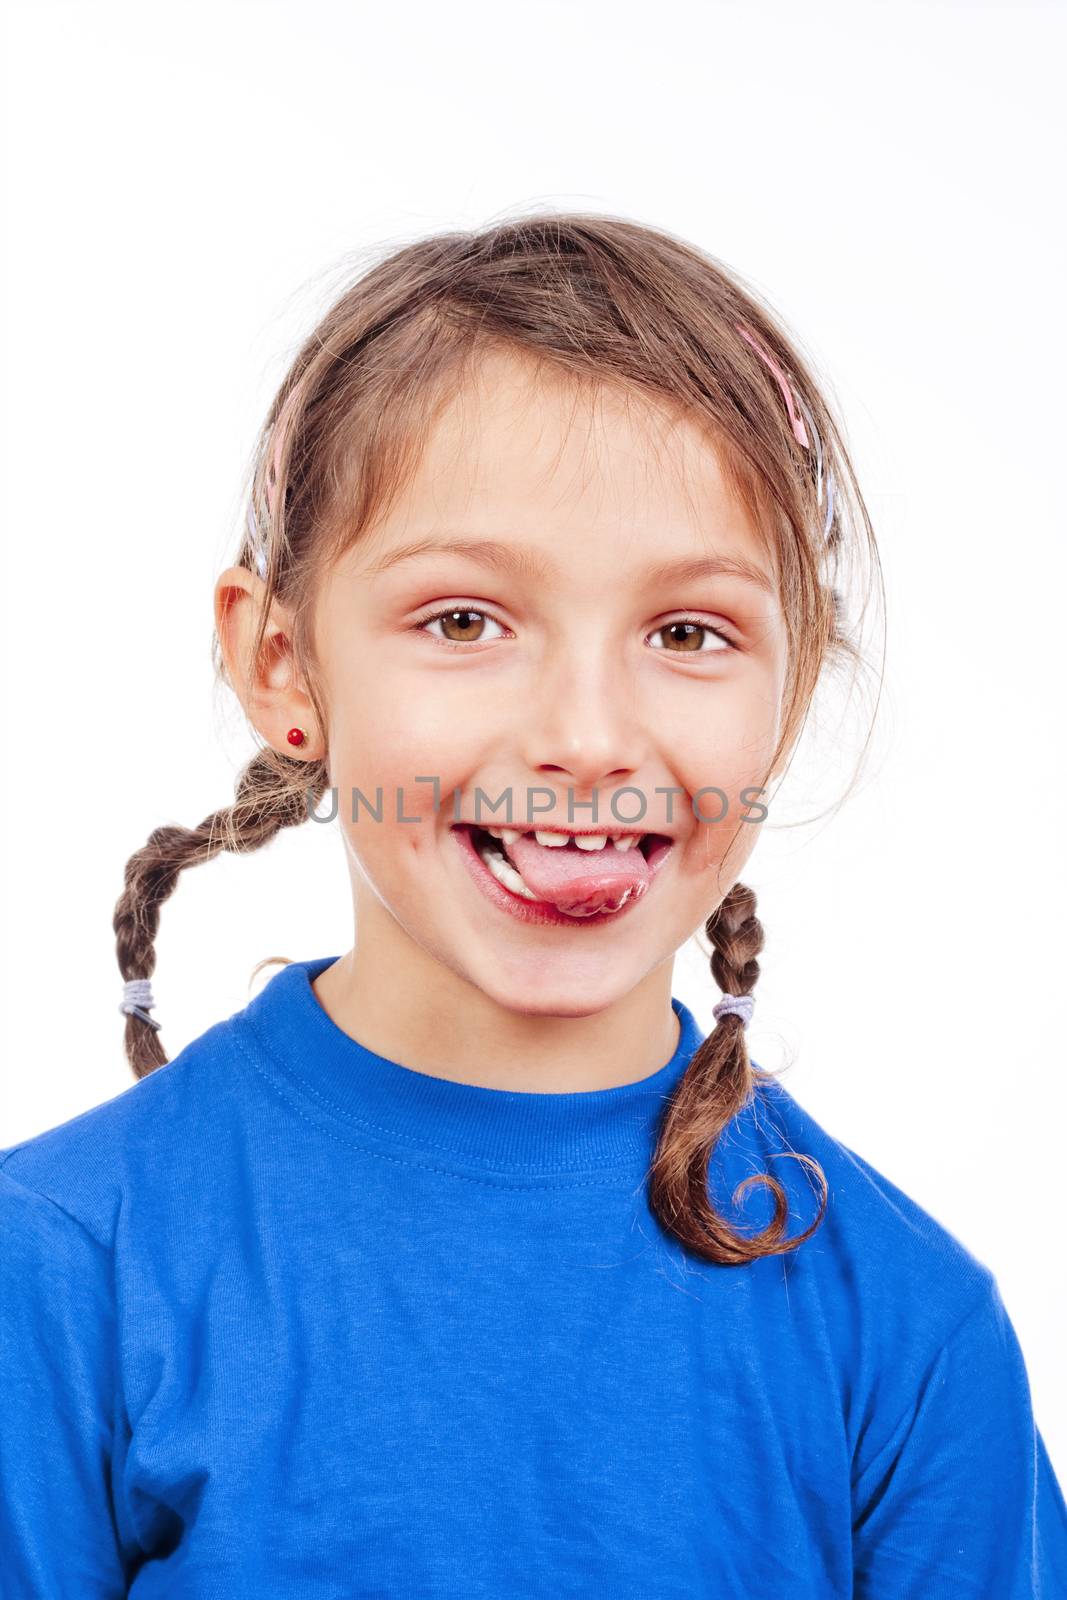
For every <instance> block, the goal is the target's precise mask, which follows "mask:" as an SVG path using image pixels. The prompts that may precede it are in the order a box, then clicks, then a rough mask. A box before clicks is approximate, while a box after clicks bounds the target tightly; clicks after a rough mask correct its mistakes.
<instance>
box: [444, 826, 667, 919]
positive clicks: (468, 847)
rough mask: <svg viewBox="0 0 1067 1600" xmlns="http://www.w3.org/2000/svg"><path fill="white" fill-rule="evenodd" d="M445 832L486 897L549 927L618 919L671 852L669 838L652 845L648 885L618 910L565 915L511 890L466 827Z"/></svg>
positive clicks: (639, 900)
mask: <svg viewBox="0 0 1067 1600" xmlns="http://www.w3.org/2000/svg"><path fill="white" fill-rule="evenodd" d="M449 832H450V833H451V835H452V837H453V838H454V839H455V841H456V843H457V845H458V846H459V853H460V855H461V856H462V857H463V860H464V862H465V863H466V866H467V870H468V872H469V873H470V875H471V877H472V878H473V879H474V881H475V883H476V884H477V885H478V887H479V889H481V891H482V893H483V894H484V895H485V897H486V899H487V900H491V901H492V903H493V904H494V905H495V906H499V907H500V909H501V911H506V912H507V913H508V915H509V916H511V917H515V918H517V919H518V921H519V922H533V923H539V924H541V926H547V927H553V928H602V927H604V926H605V924H607V923H609V922H621V921H622V919H623V918H624V917H626V916H628V915H629V914H630V912H631V911H634V910H636V908H637V907H638V906H639V905H640V904H641V903H642V902H643V901H644V900H646V899H647V898H648V896H649V894H650V893H651V890H652V885H653V884H654V883H655V881H656V878H657V877H658V876H659V874H660V872H661V870H662V868H663V866H664V865H665V863H666V862H667V861H668V860H669V858H670V857H671V856H672V855H673V854H674V841H673V840H672V841H671V842H670V844H668V845H666V846H664V845H657V846H656V847H655V849H654V850H653V852H652V854H651V856H650V858H649V863H648V873H649V877H648V886H647V888H646V889H645V892H644V894H641V895H637V896H636V897H635V896H633V895H631V896H630V898H629V900H627V902H626V904H625V905H624V906H622V907H620V909H619V910H618V911H598V912H596V913H595V915H593V916H591V917H569V916H568V915H567V913H566V912H565V911H560V910H559V908H558V906H553V905H549V903H548V902H547V901H546V900H527V899H526V897H525V896H524V895H521V894H512V892H511V890H510V889H508V888H506V887H505V885H504V884H502V883H501V882H500V880H499V878H494V876H493V874H492V873H491V872H490V871H489V868H488V867H487V866H486V864H485V862H484V861H483V860H482V858H481V856H480V855H479V854H478V851H477V850H476V849H475V846H474V838H473V836H472V834H471V830H470V829H469V828H461V827H453V828H450V829H449ZM614 848H615V846H614V845H605V846H604V849H605V850H608V849H610V850H613V849H614ZM632 848H633V849H635V850H636V849H637V846H636V845H633V846H632Z"/></svg>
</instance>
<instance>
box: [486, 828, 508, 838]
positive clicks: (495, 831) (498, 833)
mask: <svg viewBox="0 0 1067 1600" xmlns="http://www.w3.org/2000/svg"><path fill="white" fill-rule="evenodd" d="M485 831H486V833H491V834H492V836H493V838H494V839H502V838H503V837H504V830H503V828H486V830H485Z"/></svg>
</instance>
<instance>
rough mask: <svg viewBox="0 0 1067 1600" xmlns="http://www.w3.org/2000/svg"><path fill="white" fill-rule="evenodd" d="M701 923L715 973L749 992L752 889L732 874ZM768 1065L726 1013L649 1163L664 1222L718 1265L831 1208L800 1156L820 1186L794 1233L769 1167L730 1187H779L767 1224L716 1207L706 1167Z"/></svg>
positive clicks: (739, 1261) (652, 1198)
mask: <svg viewBox="0 0 1067 1600" xmlns="http://www.w3.org/2000/svg"><path fill="white" fill-rule="evenodd" d="M704 931H705V933H706V934H707V936H708V938H709V939H710V941H711V943H712V945H713V946H714V950H713V953H712V957H711V971H712V976H713V977H714V979H715V982H716V983H717V985H718V986H719V988H720V989H721V990H722V991H723V992H724V993H728V994H738V995H741V994H751V993H752V991H753V989H754V988H755V985H756V980H757V978H758V977H759V961H758V960H757V957H758V955H759V952H760V951H761V950H762V949H763V926H762V924H761V923H760V920H759V918H758V917H757V916H756V896H755V894H754V893H753V891H752V890H751V889H750V888H748V887H747V886H746V885H745V884H743V883H735V884H734V886H733V887H732V889H731V890H730V892H729V894H727V895H726V897H725V899H724V900H723V901H722V903H721V905H719V906H718V907H717V909H716V910H715V911H713V912H712V914H711V916H710V917H709V918H708V920H707V922H706V923H705V925H704ZM769 1076H770V1075H769V1074H766V1073H762V1072H760V1070H759V1069H758V1068H757V1069H753V1067H752V1064H751V1062H750V1060H749V1055H748V1047H747V1045H746V1043H745V1029H744V1023H743V1021H742V1019H741V1018H740V1017H739V1016H736V1015H734V1014H732V1013H726V1014H725V1015H724V1016H723V1017H721V1018H720V1020H719V1021H718V1022H717V1024H716V1026H715V1027H714V1028H713V1029H712V1031H711V1033H710V1034H709V1035H708V1036H707V1038H706V1039H704V1040H703V1041H702V1043H701V1044H700V1045H699V1046H698V1048H697V1049H696V1050H695V1051H694V1053H693V1058H692V1060H691V1061H690V1063H689V1066H688V1067H687V1068H686V1071H685V1073H684V1075H683V1077H682V1079H681V1081H680V1082H679V1084H678V1086H677V1088H676V1089H675V1091H674V1094H673V1095H672V1097H671V1100H670V1104H669V1105H668V1108H667V1111H666V1113H665V1115H664V1119H663V1123H662V1126H661V1129H660V1135H659V1142H658V1146H657V1149H656V1153H655V1156H654V1158H653V1163H652V1167H651V1171H650V1178H649V1204H650V1206H651V1208H652V1211H653V1214H654V1215H655V1216H656V1218H657V1219H658V1221H659V1222H660V1224H661V1225H662V1227H663V1228H664V1229H665V1230H666V1231H667V1232H668V1233H670V1234H672V1235H673V1236H674V1237H675V1238H676V1239H678V1240H679V1241H680V1242H681V1243H682V1244H683V1245H684V1246H685V1247H686V1249H688V1250H690V1251H692V1252H693V1253H694V1254H695V1255H698V1256H700V1257H702V1259H704V1260H705V1261H712V1262H714V1263H716V1264H717V1265H719V1266H744V1265H745V1264H747V1263H748V1262H750V1261H755V1260H758V1259H759V1258H760V1257H762V1256H767V1255H782V1254H784V1253H785V1251H787V1250H793V1249H795V1248H796V1247H797V1246H798V1245H800V1244H802V1243H803V1242H804V1240H805V1239H807V1238H809V1237H810V1235H811V1234H813V1233H814V1232H815V1230H816V1228H817V1227H818V1226H819V1224H820V1223H821V1221H822V1219H823V1215H824V1213H825V1210H826V1201H827V1194H828V1191H827V1186H826V1179H825V1175H824V1174H823V1171H822V1168H821V1167H820V1166H819V1164H818V1162H817V1161H814V1160H813V1158H812V1157H810V1156H797V1160H799V1161H802V1162H804V1163H805V1164H806V1165H808V1166H809V1167H811V1168H813V1169H814V1171H815V1172H816V1173H817V1174H818V1177H819V1181H820V1183H821V1186H822V1191H823V1195H822V1203H821V1205H820V1208H819V1214H818V1216H817V1217H816V1218H815V1221H814V1222H813V1223H812V1224H811V1226H810V1227H809V1228H807V1229H806V1230H805V1232H804V1233H802V1234H800V1235H799V1236H798V1237H797V1238H795V1239H787V1240H785V1242H782V1235H783V1234H784V1232H785V1228H786V1220H787V1214H788V1200H787V1197H786V1194H785V1190H784V1189H783V1188H782V1185H781V1184H780V1183H779V1182H778V1180H777V1178H774V1177H772V1176H771V1175H770V1173H753V1174H752V1175H751V1176H750V1177H748V1178H746V1179H745V1180H744V1182H743V1183H741V1184H739V1185H738V1188H737V1190H736V1192H735V1194H734V1196H733V1199H734V1203H735V1204H736V1203H737V1200H738V1198H739V1197H740V1196H741V1195H742V1194H744V1193H745V1192H746V1191H747V1189H748V1188H749V1187H750V1186H751V1185H753V1184H764V1185H766V1187H767V1188H769V1189H770V1190H771V1192H772V1194H773V1195H774V1216H773V1217H772V1219H771V1221H770V1222H769V1223H768V1224H767V1226H766V1228H765V1229H764V1230H763V1232H762V1233H758V1234H754V1235H752V1234H742V1233H738V1232H737V1231H736V1230H735V1229H734V1228H733V1227H732V1226H731V1225H730V1223H729V1222H727V1220H726V1218H725V1217H722V1216H720V1215H719V1213H718V1212H717V1211H716V1209H715V1206H714V1204H713V1202H712V1198H711V1195H710V1193H709V1189H708V1168H709V1164H710V1161H711V1157H712V1155H713V1154H714V1151H715V1147H716V1145H717V1144H718V1141H719V1137H720V1135H721V1134H722V1131H723V1129H724V1128H725V1127H726V1126H727V1124H728V1123H729V1122H730V1121H731V1120H732V1118H733V1117H734V1116H736V1114H737V1113H738V1112H739V1111H741V1110H743V1109H744V1107H745V1106H747V1105H748V1103H749V1101H750V1100H751V1098H752V1096H753V1094H754V1092H755V1088H756V1084H757V1081H759V1080H761V1079H766V1078H767V1077H769Z"/></svg>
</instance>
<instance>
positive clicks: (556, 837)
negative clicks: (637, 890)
mask: <svg viewBox="0 0 1067 1600" xmlns="http://www.w3.org/2000/svg"><path fill="white" fill-rule="evenodd" d="M569 837H570V835H569V834H566V833H546V832H545V830H544V829H543V828H536V829H535V830H534V838H535V839H536V840H537V842H538V844H547V845H551V846H552V847H553V849H558V848H559V846H560V845H564V844H566V843H567V840H568V838H569Z"/></svg>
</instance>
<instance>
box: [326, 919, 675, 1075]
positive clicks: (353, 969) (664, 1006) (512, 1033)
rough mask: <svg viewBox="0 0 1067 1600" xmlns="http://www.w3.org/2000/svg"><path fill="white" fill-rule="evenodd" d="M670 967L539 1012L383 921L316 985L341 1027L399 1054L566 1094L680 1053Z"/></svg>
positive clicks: (417, 1062)
mask: <svg viewBox="0 0 1067 1600" xmlns="http://www.w3.org/2000/svg"><path fill="white" fill-rule="evenodd" d="M376 920H377V921H378V922H380V921H381V920H382V919H381V918H379V919H376ZM388 920H389V921H390V922H391V921H392V919H391V918H389V919H388ZM395 927H396V925H395V924H394V928H395ZM383 935H384V937H383ZM672 975H673V963H672V962H665V963H663V964H662V965H661V966H659V967H657V968H656V969H654V970H653V971H652V972H650V973H649V974H647V976H646V977H645V978H644V979H643V980H642V982H640V983H639V984H637V986H636V987H634V988H633V989H631V990H630V991H629V992H628V993H627V994H625V995H623V996H622V998H621V999H619V1000H617V1001H615V1002H614V1003H613V1004H611V1005H609V1006H607V1007H606V1008H604V1009H602V1010H600V1011H595V1012H592V1013H590V1014H587V1015H584V1016H559V1015H544V1014H541V1015H538V1014H536V1012H534V1013H529V1012H524V1011H519V1010H516V1009H514V1008H513V1007H511V1006H509V1005H506V1004H502V1003H500V1002H498V1001H497V1000H495V999H493V997H492V996H491V995H489V994H487V993H486V992H485V991H484V990H482V989H480V988H478V987H477V986H475V985H473V984H471V983H469V982H468V981H466V980H465V979H462V978H460V977H459V976H458V975H457V974H456V973H454V972H453V971H452V970H451V969H450V968H448V967H446V966H444V965H443V964H442V963H440V962H438V961H435V960H434V959H433V958H432V956H430V955H429V953H428V952H426V951H425V950H423V949H422V948H421V947H420V946H417V945H414V944H413V942H412V941H410V940H408V939H407V937H406V935H404V934H403V932H402V930H399V929H397V937H396V938H393V939H390V938H389V937H388V936H387V935H385V929H384V928H382V927H380V926H376V927H375V928H374V929H373V930H370V931H368V930H367V929H366V928H364V937H363V939H362V941H357V944H356V946H355V947H354V948H353V949H352V950H350V951H349V952H348V953H347V954H346V955H344V956H341V957H340V959H339V960H337V961H336V962H334V963H333V964H332V965H331V966H329V967H327V969H326V970H325V972H323V973H322V974H321V976H320V977H318V978H316V979H315V982H314V985H313V988H314V993H315V997H316V999H317V1000H318V1002H319V1004H320V1005H321V1006H322V1008H323V1010H324V1011H325V1012H326V1014H327V1015H328V1016H329V1018H330V1019H331V1021H332V1022H333V1023H334V1024H335V1025H336V1026H337V1027H338V1028H340V1029H341V1031H342V1032H343V1033H346V1034H348V1035H349V1037H350V1038H353V1039H356V1040H358V1042H359V1043H360V1044H361V1045H363V1046H364V1047H365V1048H366V1049H367V1050H371V1051H373V1052H374V1053H375V1054H376V1055H379V1056H384V1057H385V1058H386V1059H388V1060H390V1061H395V1062H398V1063H400V1064H401V1065H403V1066H407V1067H410V1068H412V1069H414V1070H415V1071H418V1072H426V1073H429V1074H431V1075H432V1076H433V1077H437V1078H447V1079H451V1080H452V1081H454V1082H457V1083H469V1084H473V1085H476V1086H479V1087H481V1088H486V1089H510V1090H514V1091H518V1092H520V1093H528V1094H536V1093H541V1094H566V1093H575V1092H583V1091H586V1090H596V1089H611V1088H615V1087H617V1086H619V1085H621V1084H628V1083H636V1082H639V1081H640V1080H642V1079H643V1078H647V1077H650V1076H651V1075H652V1074H653V1073H655V1072H658V1071H659V1070H660V1068H661V1067H663V1065H664V1063H665V1062H667V1061H669V1060H670V1058H671V1056H672V1055H673V1054H674V1051H675V1050H676V1048H677V1046H678V1042H679V1024H678V1017H677V1015H676V1014H675V1012H674V1011H673V1010H672V1008H671V980H672Z"/></svg>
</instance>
